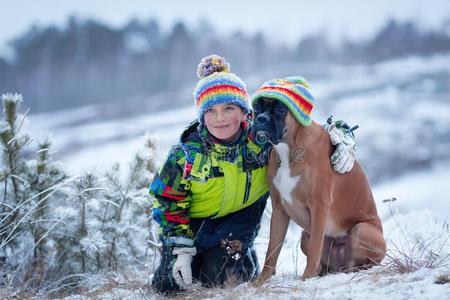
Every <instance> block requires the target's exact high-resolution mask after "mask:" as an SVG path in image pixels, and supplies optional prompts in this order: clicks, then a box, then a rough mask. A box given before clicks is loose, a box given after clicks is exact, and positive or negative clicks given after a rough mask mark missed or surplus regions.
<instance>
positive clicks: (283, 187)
mask: <svg viewBox="0 0 450 300" xmlns="http://www.w3.org/2000/svg"><path fill="white" fill-rule="evenodd" d="M274 148H275V150H276V151H277V153H278V156H279V158H280V161H281V163H280V167H279V168H278V170H277V174H276V175H275V177H274V178H273V183H274V185H275V187H276V188H277V190H278V191H279V192H280V195H281V197H282V198H283V199H284V200H285V201H287V202H289V203H290V204H292V203H293V201H292V196H291V193H292V191H293V190H294V188H295V187H296V186H297V184H298V181H299V180H300V175H298V176H291V170H290V169H289V147H288V145H287V144H285V143H279V144H278V145H275V146H274Z"/></svg>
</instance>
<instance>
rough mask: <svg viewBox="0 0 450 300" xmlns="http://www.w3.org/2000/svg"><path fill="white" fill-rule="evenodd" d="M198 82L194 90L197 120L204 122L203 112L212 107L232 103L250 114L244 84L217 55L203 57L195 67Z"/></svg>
mask: <svg viewBox="0 0 450 300" xmlns="http://www.w3.org/2000/svg"><path fill="white" fill-rule="evenodd" d="M197 76H198V77H199V78H200V81H199V82H198V83H197V86H196V88H195V90H194V101H195V105H196V107H197V109H198V120H199V121H200V123H203V122H204V118H203V115H204V113H205V111H206V110H207V109H208V108H210V107H211V106H213V105H216V104H220V103H232V104H236V105H238V106H240V107H241V108H242V109H243V110H244V112H245V113H246V114H248V113H250V107H249V104H248V98H249V96H248V92H247V89H246V87H245V83H244V82H243V81H242V80H241V79H240V78H239V77H237V76H236V75H235V74H233V73H231V72H230V65H229V64H228V63H227V62H225V59H224V58H223V57H221V56H219V55H215V54H213V55H210V56H206V57H204V58H203V59H202V60H201V61H200V64H199V65H198V67H197Z"/></svg>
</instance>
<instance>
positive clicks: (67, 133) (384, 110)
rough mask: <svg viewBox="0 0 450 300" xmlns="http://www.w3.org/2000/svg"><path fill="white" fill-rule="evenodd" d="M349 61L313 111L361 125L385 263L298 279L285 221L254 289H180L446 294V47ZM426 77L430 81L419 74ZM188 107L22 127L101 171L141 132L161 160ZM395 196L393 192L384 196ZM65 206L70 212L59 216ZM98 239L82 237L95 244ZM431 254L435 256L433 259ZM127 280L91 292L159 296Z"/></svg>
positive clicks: (75, 168)
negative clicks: (275, 254) (266, 274)
mask: <svg viewBox="0 0 450 300" xmlns="http://www.w3.org/2000/svg"><path fill="white" fill-rule="evenodd" d="M352 68H353V69H352ZM352 68H350V67H349V68H348V69H346V68H342V67H336V68H335V69H333V70H332V72H331V73H332V74H331V76H330V78H328V79H320V80H318V81H317V82H313V83H312V84H313V89H314V90H315V91H317V93H316V97H317V98H318V99H320V100H319V102H318V108H317V110H316V112H315V118H316V120H319V121H320V120H322V122H323V121H324V120H325V119H326V117H327V116H328V115H329V113H330V112H333V113H334V114H335V115H336V116H337V117H339V118H343V119H345V120H346V121H348V122H349V123H350V124H359V125H360V126H361V129H358V131H357V132H356V137H357V140H356V142H357V145H358V152H357V157H358V159H360V160H362V162H363V166H364V168H365V170H366V171H367V173H369V174H372V175H371V176H372V178H373V183H372V189H373V194H374V198H375V200H376V204H377V209H378V212H379V215H380V217H381V219H382V222H383V228H384V235H385V238H386V241H387V246H388V256H387V258H386V259H385V261H384V262H383V263H382V265H381V266H377V267H374V268H372V269H370V270H367V271H361V272H358V273H350V274H335V275H327V276H325V277H321V278H313V279H310V280H307V281H304V282H303V281H300V280H299V276H301V274H302V272H303V270H304V268H305V265H306V260H305V257H304V255H303V254H302V252H301V250H300V245H299V239H300V236H301V229H300V228H299V227H298V226H297V225H295V224H293V223H291V225H290V227H289V229H288V234H287V238H286V240H285V242H284V244H283V249H282V251H281V255H280V259H279V261H278V265H277V274H276V275H275V276H274V277H273V278H272V279H271V280H269V282H268V283H266V284H265V285H263V286H262V287H260V288H257V289H256V288H253V287H250V286H249V285H247V284H243V285H240V286H238V287H236V288H225V289H209V290H207V289H201V288H200V289H197V290H193V291H191V292H190V293H189V294H186V295H183V296H186V297H190V298H193V299H197V298H203V299H230V298H244V299H261V298H262V299H266V298H267V299H271V298H277V299H292V298H301V299H303V298H305V299H309V298H314V299H386V298H394V299H450V283H447V284H436V283H434V282H435V280H436V278H437V277H438V276H441V275H447V276H449V275H450V271H449V270H450V231H449V223H450V184H449V183H450V153H449V150H450V101H449V99H450V97H449V91H448V78H449V76H450V75H449V74H450V55H441V56H435V57H432V58H428V59H424V58H405V59H402V60H396V61H390V62H384V63H382V64H378V65H375V66H372V67H364V66H358V67H352ZM439 74H440V75H439ZM442 74H443V75H442ZM439 76H440V77H439ZM423 77H426V80H419V79H420V78H423ZM342 78H345V79H346V80H342ZM436 78H437V79H436ZM442 78H444V79H443V80H442ZM263 81H264V79H261V80H260V82H263ZM189 99H190V98H189ZM187 105H189V106H186V107H177V108H174V109H173V110H169V111H165V112H160V113H152V112H146V113H145V112H143V115H141V116H137V117H133V118H128V119H120V120H108V121H98V120H96V116H97V115H98V114H99V112H98V111H97V109H96V108H94V107H86V108H82V109H78V110H77V111H75V112H73V111H67V112H61V113H60V114H59V115H56V116H54V115H49V114H45V115H38V116H32V117H31V119H30V121H29V122H28V123H27V124H25V125H26V129H27V130H28V131H30V132H31V133H32V134H33V135H35V136H39V134H47V133H48V132H51V133H52V134H53V140H54V145H55V147H56V149H59V150H61V151H60V153H59V156H58V158H60V159H61V160H63V161H64V162H66V163H67V164H68V167H69V168H70V169H71V170H72V172H74V173H78V172H81V171H83V170H86V169H92V168H96V169H100V170H103V169H105V168H108V167H110V166H111V164H112V163H113V162H119V163H121V164H125V163H127V162H129V161H130V160H131V157H132V156H133V155H134V153H136V152H137V151H139V149H140V148H141V147H142V145H143V140H144V139H143V137H144V135H145V133H146V132H148V133H150V134H151V135H153V137H154V138H155V140H156V141H157V143H158V147H159V149H158V151H157V153H156V155H157V157H156V159H157V161H158V162H161V161H162V160H163V159H164V157H165V155H166V153H167V150H168V149H169V147H170V146H171V145H172V144H174V143H176V141H177V140H178V138H179V135H180V133H181V131H182V130H183V128H184V127H185V126H186V125H187V124H188V123H189V122H190V121H191V120H193V119H194V118H195V117H196V115H195V110H194V109H193V107H192V105H191V104H187ZM377 170H378V171H377ZM377 172H379V173H377ZM392 198H395V200H394V201H385V200H386V199H392ZM64 213H69V212H61V213H60V214H61V215H63V214H64ZM269 221H270V204H269V205H268V208H267V210H266V212H265V215H264V217H263V221H262V227H261V230H260V233H259V235H258V237H257V239H256V241H255V246H256V250H257V253H258V258H259V262H260V265H262V264H263V260H264V257H265V252H266V247H267V244H268V235H269ZM94 235H95V234H94ZM96 240H98V239H97V238H92V240H91V241H86V243H87V242H91V243H93V244H95V243H94V242H95V241H96ZM88 244H89V243H87V244H86V245H87V246H88ZM433 255H438V258H439V259H437V260H436V261H434V264H435V265H433V260H432V258H433ZM408 257H409V258H411V259H412V261H413V264H412V266H411V270H410V272H407V273H404V274H401V273H399V272H398V271H396V270H397V269H396V266H395V264H394V262H395V259H396V258H397V259H399V258H400V260H401V259H403V261H404V263H405V264H406V261H405V259H406V258H408ZM149 270H151V267H149ZM99 282H102V281H99ZM125 282H126V283H124V284H116V285H112V287H111V288H103V289H102V286H103V287H104V286H106V285H105V284H100V283H98V281H95V280H94V279H92V281H91V283H92V290H94V291H96V292H95V293H94V294H95V296H92V297H93V298H94V297H95V299H112V298H115V299H119V298H120V299H142V298H147V299H153V298H159V296H156V295H155V294H153V293H152V292H151V291H149V289H148V274H138V275H133V276H130V277H129V278H128V281H127V280H125ZM127 282H128V283H127ZM94 283H96V284H94ZM92 295H93V294H92ZM86 298H88V299H90V298H91V297H90V296H89V295H88V294H80V295H74V296H71V297H67V298H66V299H86Z"/></svg>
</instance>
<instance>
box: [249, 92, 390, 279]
mask: <svg viewBox="0 0 450 300" xmlns="http://www.w3.org/2000/svg"><path fill="white" fill-rule="evenodd" d="M252 130H253V134H254V135H255V136H256V137H257V140H258V139H259V140H261V137H262V138H266V139H268V141H269V142H270V143H271V144H272V145H273V149H274V150H275V151H273V150H272V152H271V154H270V159H269V165H268V174H267V175H268V181H269V184H270V196H271V199H272V217H271V221H270V240H269V245H268V248H267V254H266V258H265V263H264V268H263V270H262V272H261V274H260V276H259V278H258V279H257V281H256V285H259V284H262V283H264V282H265V281H266V280H268V279H269V278H270V277H271V276H273V275H274V274H275V267H276V263H277V259H278V256H279V254H280V251H281V246H282V244H283V241H284V239H285V236H286V231H287V228H288V225H289V220H290V219H292V220H293V221H295V222H296V223H297V224H298V225H299V226H301V227H302V228H303V233H302V237H301V249H302V251H303V253H304V254H305V255H306V257H307V263H306V268H305V270H304V272H303V276H302V279H303V280H305V279H307V278H311V277H314V276H318V275H324V274H326V273H328V272H338V271H351V270H355V269H356V268H368V267H371V266H372V265H374V264H377V263H379V262H381V260H382V259H383V257H384V255H385V253H386V244H385V241H384V238H383V229H382V226H381V221H380V219H379V217H378V214H377V209H376V207H375V202H374V199H373V195H372V191H371V189H370V186H369V183H368V181H367V178H366V176H365V174H364V171H363V170H362V168H361V166H360V165H359V163H358V162H355V165H354V167H353V169H352V170H351V171H350V172H348V173H346V174H339V173H337V172H335V171H334V170H333V168H332V165H331V162H330V156H331V154H332V153H333V151H334V146H333V145H332V144H331V142H330V136H329V134H328V132H327V131H326V130H325V129H324V128H323V127H322V126H321V125H319V124H317V123H315V122H314V121H313V122H312V123H311V125H309V126H303V125H302V124H300V123H299V122H298V121H297V120H296V119H295V118H294V116H293V115H292V113H291V112H290V111H289V109H288V108H287V106H285V104H283V103H282V102H281V101H278V100H276V99H271V98H262V99H260V100H259V101H258V102H257V103H255V104H254V124H253V128H252Z"/></svg>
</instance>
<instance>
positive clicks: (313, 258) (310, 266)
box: [302, 194, 330, 280]
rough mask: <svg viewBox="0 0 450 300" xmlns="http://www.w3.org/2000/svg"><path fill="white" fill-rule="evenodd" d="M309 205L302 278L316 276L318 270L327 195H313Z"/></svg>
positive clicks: (327, 204) (327, 206) (326, 215)
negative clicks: (307, 240) (306, 246)
mask: <svg viewBox="0 0 450 300" xmlns="http://www.w3.org/2000/svg"><path fill="white" fill-rule="evenodd" d="M313 199H314V200H313V201H312V205H311V207H310V214H311V232H310V239H309V243H308V248H307V249H308V253H307V256H306V268H305V271H304V272H303V276H302V280H305V279H308V278H311V277H314V276H317V275H318V274H319V272H320V268H321V265H320V258H321V255H322V248H323V241H324V238H325V222H326V219H327V217H328V215H329V205H330V201H329V200H328V199H329V197H328V196H327V197H324V196H322V197H314V194H313Z"/></svg>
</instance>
